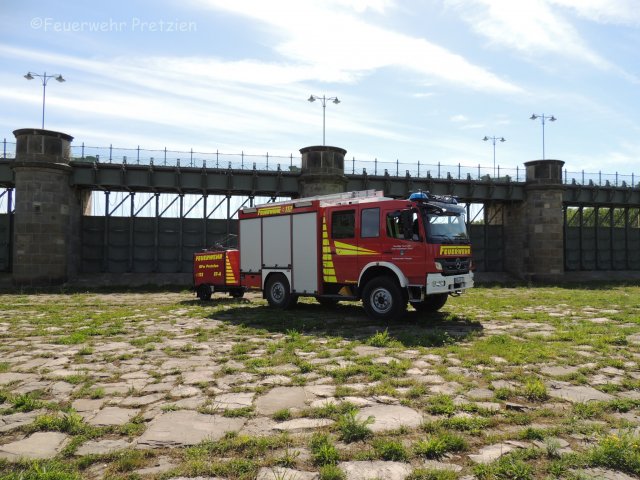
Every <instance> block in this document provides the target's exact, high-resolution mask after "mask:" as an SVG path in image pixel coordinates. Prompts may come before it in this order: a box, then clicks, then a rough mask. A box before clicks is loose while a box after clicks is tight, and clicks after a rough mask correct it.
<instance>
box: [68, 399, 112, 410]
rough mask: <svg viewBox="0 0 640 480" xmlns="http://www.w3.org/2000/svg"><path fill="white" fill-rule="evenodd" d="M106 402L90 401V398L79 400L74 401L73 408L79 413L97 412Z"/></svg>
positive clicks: (99, 400)
mask: <svg viewBox="0 0 640 480" xmlns="http://www.w3.org/2000/svg"><path fill="white" fill-rule="evenodd" d="M104 402H105V400H103V399H95V400H93V399H88V398H79V399H77V400H74V401H73V403H72V404H71V407H73V409H74V410H75V411H76V412H78V413H82V412H97V411H98V410H100V409H101V408H102V405H104Z"/></svg>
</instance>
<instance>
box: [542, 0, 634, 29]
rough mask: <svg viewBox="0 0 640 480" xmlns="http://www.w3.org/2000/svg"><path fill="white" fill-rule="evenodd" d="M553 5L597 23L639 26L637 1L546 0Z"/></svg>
mask: <svg viewBox="0 0 640 480" xmlns="http://www.w3.org/2000/svg"><path fill="white" fill-rule="evenodd" d="M548 1H549V3H551V4H553V5H558V6H560V7H567V8H570V9H572V10H573V11H575V12H576V13H577V14H578V15H580V16H581V17H584V18H586V19H588V20H591V21H594V22H597V23H612V24H616V25H640V5H639V4H638V1H637V0H548Z"/></svg>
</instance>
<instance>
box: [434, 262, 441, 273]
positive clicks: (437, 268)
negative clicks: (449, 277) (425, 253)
mask: <svg viewBox="0 0 640 480" xmlns="http://www.w3.org/2000/svg"><path fill="white" fill-rule="evenodd" d="M434 264H435V266H436V270H438V271H439V272H441V271H442V264H441V263H440V262H434Z"/></svg>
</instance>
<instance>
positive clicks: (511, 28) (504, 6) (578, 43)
mask: <svg viewBox="0 0 640 480" xmlns="http://www.w3.org/2000/svg"><path fill="white" fill-rule="evenodd" d="M549 1H559V2H560V1H565V2H567V3H568V2H571V1H572V0H528V1H527V2H514V1H513V0H445V2H446V4H447V5H449V6H451V7H453V8H456V9H457V11H459V12H460V15H461V17H462V19H463V20H465V21H466V22H467V23H468V24H469V26H470V27H471V28H472V29H473V30H474V31H476V32H477V33H478V34H480V35H482V36H484V37H486V38H488V39H489V40H490V41H491V42H492V43H493V44H496V45H499V46H502V47H507V48H510V49H514V50H517V51H520V52H523V53H526V54H527V55H530V56H533V57H535V56H542V55H544V54H548V53H554V54H557V55H560V56H566V57H572V58H577V59H580V60H582V61H585V62H588V63H590V64H592V65H594V66H596V67H598V68H601V69H608V68H610V67H611V65H610V63H609V62H608V61H607V60H606V59H605V58H603V57H602V56H600V55H599V54H598V53H597V52H595V51H594V50H592V49H591V48H590V47H589V46H588V45H587V44H586V43H585V42H584V40H583V39H582V38H581V36H580V34H579V33H578V32H577V31H576V29H575V28H574V27H573V25H572V24H571V23H570V22H568V21H567V20H565V19H564V18H563V17H562V15H560V14H559V13H558V12H556V11H554V10H553V8H552V7H551V5H550V4H549Z"/></svg>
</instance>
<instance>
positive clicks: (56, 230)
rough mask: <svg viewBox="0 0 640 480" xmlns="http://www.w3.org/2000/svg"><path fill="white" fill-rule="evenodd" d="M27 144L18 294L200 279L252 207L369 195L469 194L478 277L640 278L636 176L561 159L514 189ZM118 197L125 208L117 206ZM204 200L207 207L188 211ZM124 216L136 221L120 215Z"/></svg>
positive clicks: (17, 214)
mask: <svg viewBox="0 0 640 480" xmlns="http://www.w3.org/2000/svg"><path fill="white" fill-rule="evenodd" d="M14 134H15V136H16V148H15V156H14V157H13V158H10V156H7V155H6V153H5V155H4V158H3V159H1V160H0V201H2V202H3V203H0V205H3V206H4V207H5V211H4V212H0V271H4V272H6V274H7V275H10V276H11V279H12V281H13V282H14V283H16V284H38V283H59V282H64V281H69V280H73V279H74V277H76V276H78V275H85V276H86V275H91V274H103V275H104V274H112V275H114V276H120V278H123V277H122V275H123V274H127V273H138V274H148V275H153V274H158V273H162V274H174V273H175V274H189V273H190V272H191V258H192V254H193V253H194V252H196V251H199V250H201V249H202V248H206V247H210V246H211V245H213V244H216V243H222V242H225V241H226V242H228V241H229V239H232V240H231V242H232V243H233V238H234V235H235V234H236V233H237V221H236V220H235V219H234V217H235V213H236V212H237V210H238V208H241V207H242V206H252V205H253V204H254V202H256V200H257V199H260V200H266V201H272V200H275V199H277V198H283V197H284V198H297V197H304V196H313V195H317V194H325V193H335V192H342V191H353V190H366V189H376V190H382V191H383V192H384V193H385V195H387V196H390V197H396V198H406V197H408V195H409V194H410V193H412V192H415V191H418V190H423V191H430V192H432V193H435V194H441V195H453V196H456V197H458V199H459V202H461V203H464V204H466V205H467V209H468V215H467V221H468V225H469V229H470V233H471V237H472V243H473V252H474V261H475V264H476V268H477V269H478V270H479V271H485V272H508V273H510V274H512V275H514V276H516V277H519V278H525V279H534V280H535V279H540V280H554V279H558V278H561V277H562V276H563V275H564V274H565V273H566V272H569V271H610V272H616V271H636V270H640V188H639V187H638V185H636V184H635V183H636V182H635V178H634V177H631V181H630V182H629V183H627V180H623V181H621V182H620V183H619V184H618V181H617V178H616V181H615V182H611V181H609V180H606V181H605V182H604V184H602V183H601V182H594V181H593V180H592V179H591V180H589V181H588V182H585V179H584V178H581V179H573V178H571V179H569V178H568V176H567V172H566V170H563V166H564V162H562V161H559V160H533V161H531V162H527V163H525V165H524V166H523V168H522V170H520V169H519V168H518V169H517V170H516V174H515V178H514V176H512V175H504V176H501V177H500V176H498V177H497V178H492V177H491V176H490V175H481V171H480V167H478V169H477V175H476V174H475V173H476V172H475V171H472V170H471V169H467V171H466V172H465V171H463V168H462V167H461V166H458V168H457V169H456V168H455V167H454V168H452V169H450V170H453V171H445V172H443V171H442V170H443V169H441V168H440V165H438V168H437V170H436V169H435V168H433V169H427V171H425V168H424V167H423V169H422V172H420V171H419V170H420V166H418V174H416V173H415V171H414V172H411V171H410V170H409V169H407V170H405V171H404V172H401V171H400V168H399V164H398V163H396V164H395V169H393V168H386V169H382V170H383V171H381V172H378V168H377V165H375V167H374V171H373V173H368V172H367V170H366V169H363V170H362V172H358V173H356V172H355V167H353V166H352V168H351V169H349V168H348V167H349V161H348V160H345V154H346V151H345V150H343V149H341V148H338V147H330V146H317V147H306V148H303V149H301V151H300V152H301V163H300V166H299V167H298V166H297V165H296V166H294V165H293V161H292V159H291V161H290V162H288V165H287V164H286V163H284V166H283V167H282V166H281V165H276V166H275V168H274V164H273V160H272V163H271V166H270V167H269V166H268V163H267V168H264V167H263V168H260V167H258V166H256V164H255V163H254V164H253V165H251V163H249V164H248V165H245V163H244V161H243V162H242V167H241V168H237V165H233V164H232V163H231V162H229V163H228V164H227V165H224V164H221V163H220V162H216V164H215V166H214V164H212V162H210V163H209V166H207V165H206V164H205V163H204V162H203V163H202V164H201V165H194V162H193V161H187V162H184V163H183V165H180V161H178V162H175V163H174V164H173V165H165V164H162V163H166V162H154V161H153V159H150V161H149V162H148V163H147V164H144V162H143V163H142V164H140V163H139V157H138V161H136V162H135V163H131V162H130V161H129V163H127V159H126V157H125V158H124V159H123V161H122V162H120V163H114V162H110V163H107V162H104V161H100V159H99V158H97V156H91V155H86V156H85V155H82V156H73V155H72V154H71V142H72V140H73V139H72V137H71V136H69V135H67V134H64V133H60V132H53V131H49V130H40V129H21V130H16V131H15V132H14ZM138 153H139V150H138ZM165 158H166V157H165ZM243 160H244V159H243ZM267 162H268V160H267ZM158 163H160V164H158ZM185 163H186V165H185ZM392 166H393V165H392ZM349 170H351V171H350V172H349ZM394 170H395V171H394ZM520 177H522V178H520ZM96 192H98V193H96ZM96 194H99V195H103V198H104V199H105V200H106V201H104V202H103V203H104V210H103V212H102V214H95V212H94V211H93V210H94V209H92V199H93V198H95V195H96ZM114 194H118V198H119V202H118V203H117V205H115V206H114V205H113V202H111V201H110V200H109V198H110V196H113V195H114ZM163 195H164V196H166V195H169V196H171V198H172V200H171V202H170V204H169V206H166V205H164V204H163V205H161V202H160V198H161V196H163ZM193 196H195V198H196V201H195V202H193V201H192V202H186V201H185V198H186V197H191V198H193ZM136 197H138V200H140V198H143V199H144V201H143V202H140V201H136ZM232 205H233V207H232ZM237 205H239V207H237ZM196 206H197V211H198V212H201V214H200V215H198V217H194V215H193V212H194V208H196ZM169 207H171V211H173V212H175V214H174V215H173V216H169V215H167V212H168V210H169ZM118 209H119V211H120V212H122V210H123V209H125V210H127V211H128V214H127V215H123V214H122V213H120V214H119V215H115V214H114V212H115V211H116V210H118Z"/></svg>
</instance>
